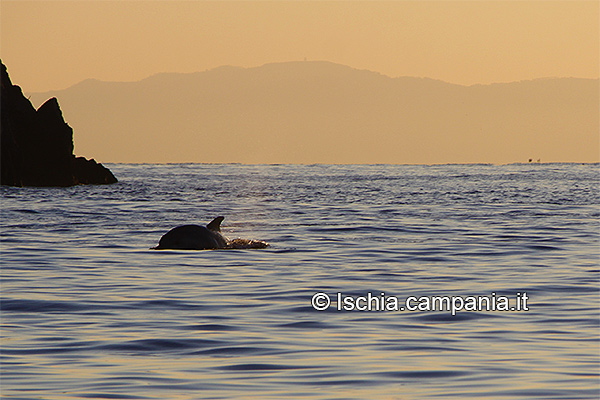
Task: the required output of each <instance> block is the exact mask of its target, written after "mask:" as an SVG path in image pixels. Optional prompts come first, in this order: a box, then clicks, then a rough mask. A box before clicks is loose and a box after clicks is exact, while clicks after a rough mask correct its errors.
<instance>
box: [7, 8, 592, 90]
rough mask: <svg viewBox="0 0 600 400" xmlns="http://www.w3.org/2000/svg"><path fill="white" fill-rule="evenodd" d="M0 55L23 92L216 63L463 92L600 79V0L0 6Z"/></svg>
mask: <svg viewBox="0 0 600 400" xmlns="http://www.w3.org/2000/svg"><path fill="white" fill-rule="evenodd" d="M0 7H1V8H0V12H1V25H0V29H1V31H0V32H1V43H0V46H1V47H0V54H1V58H2V60H3V62H4V63H5V64H6V65H7V67H8V71H9V73H10V76H11V78H12V80H13V82H14V83H16V84H18V85H20V86H22V87H23V89H24V90H25V91H27V92H37V91H46V90H55V89H62V88H66V87H68V86H71V85H73V84H75V83H77V82H80V81H82V80H84V79H87V78H96V79H100V80H107V81H133V80H140V79H143V78H145V77H147V76H150V75H153V74H155V73H158V72H195V71H203V70H206V69H211V68H214V67H217V66H221V65H235V66H242V67H251V66H258V65H262V64H265V63H269V62H279V61H294V60H303V59H305V58H307V59H308V60H327V61H332V62H336V63H340V64H345V65H349V66H352V67H354V68H359V69H369V70H372V71H377V72H380V73H383V74H385V75H388V76H392V77H396V76H421V77H430V78H435V79H441V80H444V81H447V82H452V83H459V84H467V85H468V84H474V83H492V82H507V81H517V80H524V79H533V78H540V77H570V76H573V77H583V78H598V71H599V69H600V66H599V59H600V56H599V48H600V44H599V40H600V39H599V37H600V34H599V20H600V13H599V9H600V2H598V1H549V2H547V1H525V2H520V1H499V2H495V1H466V2H454V1H441V2H436V1H416V2H412V1H388V2H376V1H362V2H360V1H357V2H341V1H331V2H320V1H309V2H304V1H270V2H253V1H244V2H233V1H219V2H206V1H185V2H180V1H60V2H56V1H33V2H30V1H22V0H19V1H13V0H2V1H1V3H0Z"/></svg>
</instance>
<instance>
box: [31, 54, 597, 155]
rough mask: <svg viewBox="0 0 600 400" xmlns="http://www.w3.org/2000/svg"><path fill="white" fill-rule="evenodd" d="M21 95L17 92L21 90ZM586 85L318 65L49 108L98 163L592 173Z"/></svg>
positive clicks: (72, 93)
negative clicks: (574, 168)
mask: <svg viewBox="0 0 600 400" xmlns="http://www.w3.org/2000/svg"><path fill="white" fill-rule="evenodd" d="M25 89H26V88H25ZM599 93H600V85H599V81H598V79H579V78H549V79H538V80H532V81H521V82H514V83H499V84H492V85H474V86H461V85H454V84H449V83H445V82H442V81H437V80H432V79H425V78H412V77H401V78H390V77H388V76H384V75H381V74H378V73H375V72H371V71H365V70H357V69H353V68H350V67H347V66H343V65H339V64H333V63H329V62H289V63H277V64H267V65H264V66H261V67H256V68H238V67H220V68H216V69H212V70H208V71H204V72H198V73H189V74H175V73H164V74H158V75H154V76H151V77H149V78H147V79H144V80H142V81H139V82H101V81H98V80H86V81H83V82H81V83H79V84H76V85H74V86H72V87H70V88H68V89H65V90H59V91H53V92H46V93H27V95H29V96H31V101H32V102H33V104H34V105H35V106H36V107H37V106H39V105H41V104H42V103H43V102H44V101H45V100H47V99H48V98H50V97H57V98H58V101H59V103H60V106H61V109H62V110H63V115H64V117H65V120H66V121H67V122H68V123H69V125H70V126H71V127H73V129H74V137H75V146H76V151H77V152H78V153H84V154H94V155H95V156H96V157H98V158H99V159H102V160H103V161H105V162H149V163H150V162H208V163H213V162H240V163H395V164H433V163H511V162H527V160H529V159H530V158H531V159H534V160H537V159H541V160H542V162H544V161H548V162H550V161H553V162H598V161H599V151H600V150H599V149H600V132H599V127H600V118H599V115H600V111H599V110H600V103H599V97H600V95H599Z"/></svg>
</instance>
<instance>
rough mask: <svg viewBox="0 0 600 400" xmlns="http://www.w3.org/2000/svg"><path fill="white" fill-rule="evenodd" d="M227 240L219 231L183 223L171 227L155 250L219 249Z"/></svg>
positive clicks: (225, 244)
mask: <svg viewBox="0 0 600 400" xmlns="http://www.w3.org/2000/svg"><path fill="white" fill-rule="evenodd" d="M225 246H227V241H226V240H225V238H224V237H223V236H221V234H220V233H219V232H215V231H213V230H210V229H208V228H206V227H204V226H199V225H183V226H178V227H177V228H173V229H171V230H170V231H169V232H167V233H166V234H165V235H164V236H163V237H162V238H160V241H159V242H158V246H157V247H156V250H163V249H177V250H204V249H221V248H224V247H225Z"/></svg>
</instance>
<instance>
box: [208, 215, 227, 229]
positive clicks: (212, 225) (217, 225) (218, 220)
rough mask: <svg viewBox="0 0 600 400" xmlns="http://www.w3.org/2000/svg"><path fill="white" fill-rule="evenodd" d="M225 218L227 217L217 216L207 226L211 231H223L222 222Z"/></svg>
mask: <svg viewBox="0 0 600 400" xmlns="http://www.w3.org/2000/svg"><path fill="white" fill-rule="evenodd" d="M224 219H225V217H217V218H215V219H213V220H212V221H211V223H210V224H208V225H206V227H207V228H208V229H210V230H211V231H217V232H221V222H223V220H224Z"/></svg>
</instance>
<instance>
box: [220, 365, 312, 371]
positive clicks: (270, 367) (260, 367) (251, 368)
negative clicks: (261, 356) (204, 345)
mask: <svg viewBox="0 0 600 400" xmlns="http://www.w3.org/2000/svg"><path fill="white" fill-rule="evenodd" d="M310 368H316V367H309V366H306V365H301V366H298V365H282V364H233V365H226V366H224V367H218V368H216V369H219V370H222V371H256V372H263V371H281V370H290V369H310Z"/></svg>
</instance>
